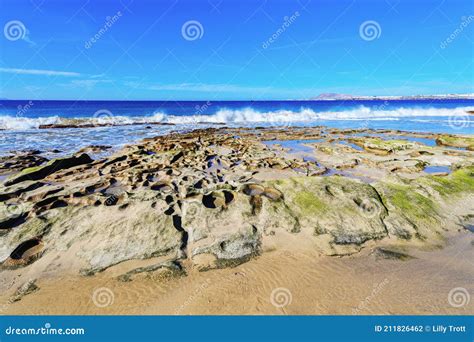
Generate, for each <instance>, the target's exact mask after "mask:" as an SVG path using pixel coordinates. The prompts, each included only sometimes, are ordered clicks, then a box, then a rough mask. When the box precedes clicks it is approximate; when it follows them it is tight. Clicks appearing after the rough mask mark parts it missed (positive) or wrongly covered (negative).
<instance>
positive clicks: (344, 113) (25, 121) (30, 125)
mask: <svg viewBox="0 0 474 342" xmlns="http://www.w3.org/2000/svg"><path fill="white" fill-rule="evenodd" d="M472 110H474V107H458V108H451V109H448V108H406V107H402V108H397V109H391V110H387V109H385V108H383V106H380V107H378V108H375V109H374V108H369V107H365V106H360V107H358V108H353V109H348V110H341V111H321V112H320V111H314V110H313V109H309V108H301V109H300V110H299V111H291V110H277V111H269V112H262V111H257V110H255V109H253V108H250V107H248V108H244V109H238V110H234V109H220V110H219V111H217V112H216V113H215V114H211V115H203V114H199V115H173V114H166V113H162V112H156V113H154V114H153V115H152V116H140V117H133V116H105V117H98V118H73V119H71V118H68V119H65V118H60V117H58V116H52V117H42V118H35V119H31V118H25V117H12V116H1V115H0V129H3V130H25V129H37V128H39V127H40V126H41V125H74V126H79V127H80V126H87V125H91V124H92V125H130V124H147V123H149V124H152V123H172V124H178V125H179V124H183V125H193V124H200V123H204V124H217V123H224V124H239V125H245V124H249V125H252V124H257V123H270V124H275V125H278V124H285V123H290V122H292V123H298V122H301V123H308V122H318V121H321V120H391V121H393V120H400V119H403V118H404V119H406V118H410V117H413V118H415V117H450V116H466V115H468V114H467V113H466V112H467V111H472Z"/></svg>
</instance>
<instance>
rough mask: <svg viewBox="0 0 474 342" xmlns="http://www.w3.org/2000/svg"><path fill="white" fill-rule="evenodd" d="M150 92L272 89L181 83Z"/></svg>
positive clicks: (162, 86)
mask: <svg viewBox="0 0 474 342" xmlns="http://www.w3.org/2000/svg"><path fill="white" fill-rule="evenodd" d="M147 89H149V90H172V91H173V90H175V91H197V92H244V91H247V92H264V91H268V90H271V89H272V88H271V87H246V86H238V85H233V84H204V83H180V84H165V85H152V86H149V87H148V88H147Z"/></svg>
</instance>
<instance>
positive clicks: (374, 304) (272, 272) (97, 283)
mask: <svg viewBox="0 0 474 342" xmlns="http://www.w3.org/2000/svg"><path fill="white" fill-rule="evenodd" d="M291 245H292V244H291V243H289V244H288V246H289V248H288V249H287V250H271V248H267V249H268V250H267V251H266V252H264V253H263V254H262V255H261V256H259V257H258V258H256V259H253V260H251V261H249V262H248V263H245V264H242V265H239V266H237V267H234V268H228V269H217V270H211V271H207V272H198V271H193V270H192V269H191V271H190V273H189V274H188V275H187V276H176V275H174V276H169V277H168V276H166V274H163V273H157V272H155V273H148V274H146V275H145V274H140V275H137V276H135V277H134V278H133V279H132V280H131V281H127V282H124V281H120V280H118V279H117V277H116V274H119V273H120V267H116V268H111V269H109V270H107V271H105V272H103V273H100V274H97V275H95V276H92V277H84V276H83V277H77V276H67V277H65V278H63V279H42V280H41V281H39V282H38V283H37V285H38V287H39V290H37V291H35V292H33V293H31V294H28V295H26V296H24V297H23V298H22V299H21V300H20V301H18V302H15V303H12V304H5V305H4V306H3V312H2V314H22V315H28V314H43V315H44V314H72V315H79V314H100V315H102V314H105V315H110V314H120V315H124V314H139V315H154V314H158V315H161V314H167V315H168V314H171V315H175V314H180V315H209V314H210V315H221V314H223V315H229V314H230V315H240V314H244V315H247V314H250V315H255V314H257V315H260V314H270V315H272V314H276V315H282V314H283V315H284V314H288V315H313V314H315V315H322V314H349V315H357V314H360V315H363V314H369V315H372V314H382V315H393V314H429V315H437V314H452V315H458V314H463V315H466V314H474V301H473V300H469V299H470V298H466V297H464V298H463V297H462V294H459V293H458V297H457V299H456V298H451V301H454V304H455V306H456V305H460V304H463V305H461V306H459V307H455V306H453V305H451V304H450V300H449V293H450V291H451V290H452V289H455V288H464V289H466V290H467V291H468V292H469V293H473V291H474V285H473V284H474V282H473V280H474V273H473V272H472V270H473V265H474V264H473V260H474V235H473V234H472V233H471V232H469V231H466V230H464V231H462V232H460V233H458V234H456V235H455V236H453V237H452V238H450V239H449V240H448V241H447V246H446V247H445V248H443V249H437V250H432V251H421V250H417V249H414V248H410V249H404V253H406V254H407V255H409V256H411V257H413V258H407V259H405V260H399V259H396V258H395V259H390V258H389V259H387V258H383V257H380V255H379V254H377V253H376V252H374V251H375V248H376V247H375V246H373V247H372V248H366V249H364V250H363V251H362V252H361V253H359V254H356V255H354V256H350V257H341V258H336V257H327V256H320V255H317V253H315V252H314V251H312V250H311V249H309V248H303V249H302V248H301V244H300V248H299V250H297V249H296V248H294V249H293V248H291ZM377 247H380V244H379V245H378V246H377ZM386 248H388V249H393V246H386ZM398 250H399V249H398ZM135 266H136V265H135ZM272 293H273V296H272ZM453 295H454V294H453ZM0 299H1V300H2V301H1V302H2V303H6V302H7V301H8V296H6V295H3V296H1V297H0Z"/></svg>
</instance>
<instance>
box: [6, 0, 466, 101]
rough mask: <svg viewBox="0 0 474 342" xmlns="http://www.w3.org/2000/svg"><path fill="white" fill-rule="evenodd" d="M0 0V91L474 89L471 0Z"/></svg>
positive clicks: (289, 94) (74, 94)
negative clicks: (1, 31)
mask: <svg viewBox="0 0 474 342" xmlns="http://www.w3.org/2000/svg"><path fill="white" fill-rule="evenodd" d="M0 3H1V7H0V24H1V25H2V26H3V28H4V30H3V35H2V36H1V37H0V44H1V45H0V47H1V50H0V86H1V88H0V89H1V92H0V98H9V99H72V100H80V99H82V100H88V99H114V100H169V99H174V100H195V99H202V100H207V99H211V100H218V99H220V100H239V99H252V100H264V99H306V98H311V97H314V96H317V95H318V94H320V93H345V94H356V95H412V94H439V93H471V92H474V64H473V63H474V62H473V61H474V45H473V43H474V2H473V1H472V0H465V1H464V0H450V1H445V0H437V1H435V0H433V1H431V0H419V1H414V0H377V1H376V0H372V1H369V0H365V1H364V0H357V1H354V0H340V1H330V0H324V1H319V0H318V1H317V0H311V1H310V0H296V1H290V0H287V1H282V0H274V1H271V0H268V1H265V0H252V1H251V0H202V1H198V0H194V1H192V0H162V1H158V0H156V1H151V0H141V1H138V0H134V1H133V0H116V1H112V0H94V1H87V0H83V1H78V0H68V1H59V0H54V1H48V0H0ZM114 16H115V17H114ZM107 22H108V23H109V26H107V25H106V23H107ZM189 22H191V23H189ZM196 22H197V23H196ZM186 23H188V26H189V25H190V31H189V32H188V33H186V32H187V31H186V30H184V34H183V26H186V25H185V24H186ZM285 23H286V24H285ZM364 23H365V24H364ZM193 25H194V28H195V29H196V30H195V31H194V33H197V35H193V30H192V29H193ZM364 27H366V28H367V31H364V30H363V28H364ZM371 28H372V29H373V30H372V31H371ZM15 29H17V30H16V31H15ZM371 33H372V34H373V35H371ZM94 37H95V38H94ZM93 38H94V39H95V41H92V40H91V39H93Z"/></svg>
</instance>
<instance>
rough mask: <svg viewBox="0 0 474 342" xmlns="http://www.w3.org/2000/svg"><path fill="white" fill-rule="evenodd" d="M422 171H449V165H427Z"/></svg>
mask: <svg viewBox="0 0 474 342" xmlns="http://www.w3.org/2000/svg"><path fill="white" fill-rule="evenodd" d="M423 171H424V172H426V173H451V169H450V168H449V166H445V165H429V166H427V167H425V168H424V170H423Z"/></svg>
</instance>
